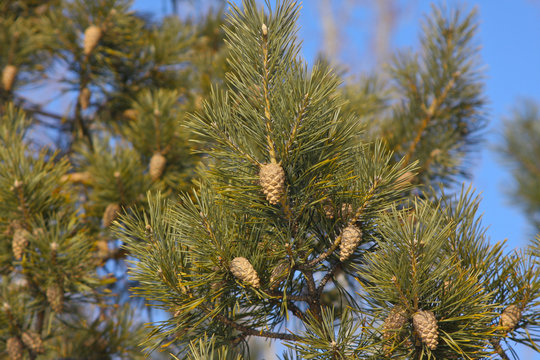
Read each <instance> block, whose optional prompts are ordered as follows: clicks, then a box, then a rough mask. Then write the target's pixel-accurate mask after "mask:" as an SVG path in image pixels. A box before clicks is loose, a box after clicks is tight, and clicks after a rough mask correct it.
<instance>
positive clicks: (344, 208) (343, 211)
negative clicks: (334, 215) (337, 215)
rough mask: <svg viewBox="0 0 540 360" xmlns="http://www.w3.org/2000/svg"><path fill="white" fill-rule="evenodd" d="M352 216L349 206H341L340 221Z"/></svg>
mask: <svg viewBox="0 0 540 360" xmlns="http://www.w3.org/2000/svg"><path fill="white" fill-rule="evenodd" d="M353 214H354V211H353V207H352V205H351V204H347V203H345V204H341V218H342V219H344V220H345V219H347V218H349V217H350V216H351V215H353Z"/></svg>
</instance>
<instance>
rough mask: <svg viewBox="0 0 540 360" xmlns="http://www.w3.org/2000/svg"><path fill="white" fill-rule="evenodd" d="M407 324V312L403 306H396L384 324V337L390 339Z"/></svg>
mask: <svg viewBox="0 0 540 360" xmlns="http://www.w3.org/2000/svg"><path fill="white" fill-rule="evenodd" d="M406 322H407V311H406V310H405V309H404V308H402V307H401V306H395V307H394V308H393V309H392V310H390V313H388V316H387V317H386V319H385V320H384V323H383V337H384V338H385V339H389V338H391V337H392V335H393V333H394V332H395V331H396V330H399V329H401V328H402V327H403V325H405V323H406Z"/></svg>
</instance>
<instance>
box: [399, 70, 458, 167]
mask: <svg viewBox="0 0 540 360" xmlns="http://www.w3.org/2000/svg"><path fill="white" fill-rule="evenodd" d="M459 75H460V73H459V72H458V71H456V72H454V73H453V74H452V77H451V79H450V80H449V81H448V83H447V84H446V86H445V87H444V89H443V91H442V92H441V94H440V95H439V96H437V97H436V98H435V99H433V101H432V102H431V105H430V106H429V108H426V106H425V104H424V103H422V109H423V111H424V113H425V117H424V118H423V119H422V121H421V122H420V127H419V128H418V131H417V133H416V137H415V138H414V140H413V142H412V143H411V144H410V145H409V148H408V149H407V152H406V153H405V157H404V160H403V163H402V164H403V165H402V166H406V165H408V164H409V162H410V160H411V157H412V155H413V154H414V151H415V149H416V146H417V145H418V143H419V142H420V139H421V138H422V135H423V133H424V130H425V129H426V128H427V126H428V124H429V122H430V121H431V120H432V119H433V117H434V116H435V114H436V113H437V111H438V109H439V106H441V104H442V103H443V102H444V100H445V99H446V96H447V95H448V92H449V91H450V90H451V89H452V87H453V86H454V84H455V82H456V78H457V77H458V76H459ZM415 91H416V88H415Z"/></svg>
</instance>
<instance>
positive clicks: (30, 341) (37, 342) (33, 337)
mask: <svg viewBox="0 0 540 360" xmlns="http://www.w3.org/2000/svg"><path fill="white" fill-rule="evenodd" d="M22 341H23V343H24V345H26V346H28V348H29V349H30V350H32V351H33V352H35V353H37V354H42V353H44V352H45V348H44V346H43V340H41V337H40V336H39V334H38V333H36V332H35V331H32V330H28V331H25V332H24V333H23V334H22Z"/></svg>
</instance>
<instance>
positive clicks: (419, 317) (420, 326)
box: [413, 310, 439, 350]
mask: <svg viewBox="0 0 540 360" xmlns="http://www.w3.org/2000/svg"><path fill="white" fill-rule="evenodd" d="M413 325H414V330H415V331H416V333H417V334H418V336H419V337H420V339H421V340H422V342H423V343H424V344H426V346H427V347H428V348H429V349H431V350H435V349H436V348H437V344H438V343H439V341H438V337H439V331H438V328H439V327H438V325H437V319H436V318H435V314H433V312H431V311H429V310H428V311H423V310H418V312H417V313H416V314H414V316H413Z"/></svg>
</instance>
